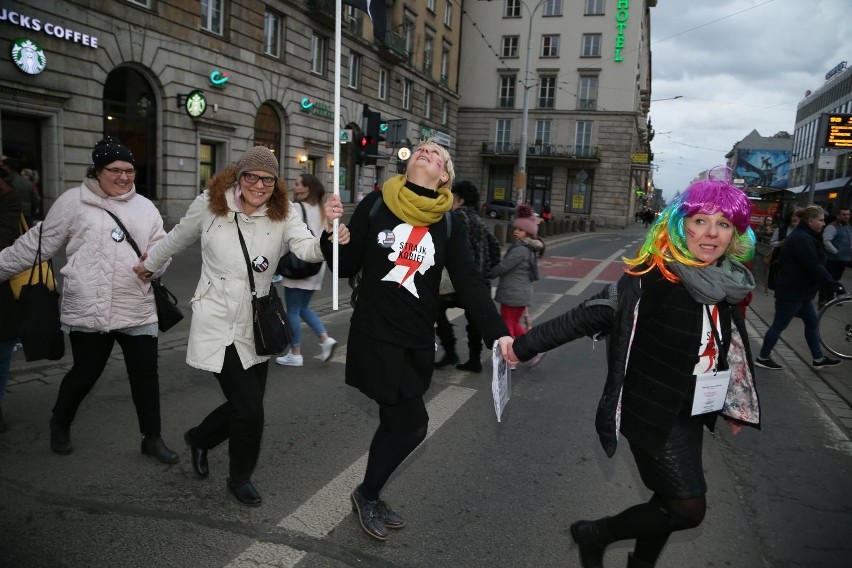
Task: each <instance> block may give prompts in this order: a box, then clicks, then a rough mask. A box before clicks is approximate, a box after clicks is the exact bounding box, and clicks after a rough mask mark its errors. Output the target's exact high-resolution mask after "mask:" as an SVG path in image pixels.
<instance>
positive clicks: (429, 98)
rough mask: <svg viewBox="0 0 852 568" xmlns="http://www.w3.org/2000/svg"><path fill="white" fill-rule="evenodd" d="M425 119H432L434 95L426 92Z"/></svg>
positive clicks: (424, 103)
mask: <svg viewBox="0 0 852 568" xmlns="http://www.w3.org/2000/svg"><path fill="white" fill-rule="evenodd" d="M423 118H426V119H429V120H431V119H432V93H431V92H430V91H426V97H425V99H424V100H423Z"/></svg>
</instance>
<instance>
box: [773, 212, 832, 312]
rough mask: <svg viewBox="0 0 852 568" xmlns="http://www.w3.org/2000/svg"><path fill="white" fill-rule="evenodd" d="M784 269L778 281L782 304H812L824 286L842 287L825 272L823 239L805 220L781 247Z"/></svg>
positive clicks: (777, 296)
mask: <svg viewBox="0 0 852 568" xmlns="http://www.w3.org/2000/svg"><path fill="white" fill-rule="evenodd" d="M781 253H782V257H781V269H780V272H779V273H778V279H777V280H776V281H775V297H776V298H778V299H779V300H810V299H813V297H814V296H815V295H816V293H817V292H818V291H819V287H820V285H821V284H826V285H829V286H838V285H839V283H838V282H837V281H835V280H834V278H833V277H832V276H831V274H830V273H829V272H828V270H827V269H826V268H825V248H824V247H823V245H822V236H821V235H820V234H819V233H817V232H815V231H813V230H811V228H810V227H808V225H807V222H806V221H804V220H802V221H801V222H799V224H798V226H797V227H796V228H795V229H793V230H792V231H791V232H790V234H789V235H787V238H786V239H784V244H783V245H781Z"/></svg>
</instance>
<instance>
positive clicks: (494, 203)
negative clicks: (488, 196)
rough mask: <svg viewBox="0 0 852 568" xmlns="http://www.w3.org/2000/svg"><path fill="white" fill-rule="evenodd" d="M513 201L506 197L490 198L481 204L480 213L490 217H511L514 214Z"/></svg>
mask: <svg viewBox="0 0 852 568" xmlns="http://www.w3.org/2000/svg"><path fill="white" fill-rule="evenodd" d="M516 207H517V205H515V202H514V201H509V200H508V199H492V200H491V201H486V202H485V203H484V204H483V205H482V214H483V215H485V216H486V217H489V218H491V219H497V218H500V219H511V218H512V217H513V216H514V215H515V208H516Z"/></svg>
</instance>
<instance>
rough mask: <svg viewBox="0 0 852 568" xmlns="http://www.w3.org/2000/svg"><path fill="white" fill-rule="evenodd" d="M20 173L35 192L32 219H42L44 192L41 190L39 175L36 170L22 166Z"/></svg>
mask: <svg viewBox="0 0 852 568" xmlns="http://www.w3.org/2000/svg"><path fill="white" fill-rule="evenodd" d="M21 175H22V176H24V178H25V179H26V180H27V181H29V182H30V183H31V184H32V186H33V189H35V192H36V202H35V203H33V219H44V194H43V193H42V190H41V177H40V176H39V175H38V172H37V171H36V170H31V169H29V168H24V169H23V170H21Z"/></svg>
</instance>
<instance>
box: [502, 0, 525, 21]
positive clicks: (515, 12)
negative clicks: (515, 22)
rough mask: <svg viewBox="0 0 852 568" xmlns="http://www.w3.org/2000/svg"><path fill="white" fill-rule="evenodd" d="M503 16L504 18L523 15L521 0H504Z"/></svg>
mask: <svg viewBox="0 0 852 568" xmlns="http://www.w3.org/2000/svg"><path fill="white" fill-rule="evenodd" d="M503 2H504V4H503V17H504V18H520V17H521V0H503Z"/></svg>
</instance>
